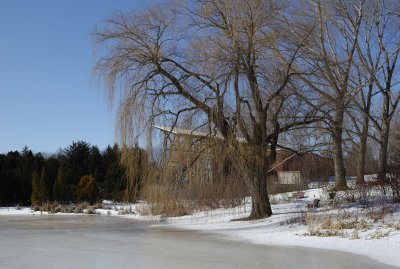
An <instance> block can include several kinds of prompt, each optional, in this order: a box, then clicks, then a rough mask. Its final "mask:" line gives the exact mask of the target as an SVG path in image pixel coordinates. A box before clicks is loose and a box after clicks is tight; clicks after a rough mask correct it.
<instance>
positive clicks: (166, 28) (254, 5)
mask: <svg viewBox="0 0 400 269" xmlns="http://www.w3.org/2000/svg"><path fill="white" fill-rule="evenodd" d="M284 13H285V6H284V5H283V4H281V3H278V2H277V1H270V0H264V1H262V0H229V1H228V0H202V1H193V2H191V3H190V4H187V5H186V4H180V5H172V4H171V3H169V4H166V5H162V4H159V5H154V6H150V7H148V8H147V9H145V10H143V11H138V12H136V11H134V12H123V13H119V14H115V15H114V16H112V17H110V18H109V19H107V20H106V21H105V23H104V25H103V26H101V27H100V28H99V30H98V31H97V33H96V34H95V40H96V45H97V46H96V47H97V53H98V54H97V55H98V58H97V59H98V60H97V63H96V71H97V72H98V74H100V76H101V77H102V78H104V81H105V83H104V85H105V88H106V90H107V92H108V93H109V97H110V99H111V100H115V99H113V98H114V97H116V96H117V97H118V98H117V99H118V100H119V101H120V102H119V103H120V105H119V113H118V118H119V124H118V131H119V134H120V138H121V143H123V144H126V145H128V146H129V145H132V144H133V143H134V142H135V141H137V140H135V138H137V135H138V134H141V133H143V132H144V130H145V129H146V128H148V129H149V128H151V126H152V125H154V124H164V125H167V126H171V127H176V126H177V127H179V126H184V124H185V122H186V120H187V119H188V118H189V119H190V122H191V129H192V130H198V129H204V130H206V131H207V133H209V134H210V136H211V135H215V136H218V137H219V141H223V143H226V145H227V146H226V147H227V148H231V149H232V151H230V152H231V153H227V154H230V157H231V158H232V161H233V162H234V163H236V164H238V165H237V167H240V170H241V171H242V174H243V175H244V176H243V177H244V179H245V186H246V192H247V193H248V194H249V195H250V196H251V198H252V209H251V213H250V216H249V219H257V218H264V217H268V216H270V215H271V214H272V210H271V205H270V202H269V199H268V191H267V181H266V178H267V173H268V171H269V170H270V168H271V165H272V163H273V162H274V160H275V157H276V149H277V147H279V144H278V142H279V135H280V134H282V133H285V132H289V131H290V130H292V129H293V128H298V127H299V126H304V125H305V124H309V123H312V122H313V121H314V113H313V112H310V111H309V110H308V108H307V106H304V104H303V103H302V102H301V101H300V100H299V99H298V98H297V95H295V94H293V93H292V92H291V91H290V90H289V87H288V83H289V81H291V80H292V79H293V77H294V73H293V72H292V66H293V65H294V64H295V62H296V60H297V55H298V52H299V50H300V49H301V47H302V42H299V43H291V42H287V41H286V40H285V39H283V38H282V36H280V31H281V29H279V27H277V22H279V20H281V19H283V14H284ZM306 38H307V36H305V37H304V39H306ZM125 160H127V161H126V164H128V165H131V162H130V161H129V158H126V159H125ZM154 180H155V181H157V179H154ZM154 180H153V182H155V181H154ZM166 196H168V195H166Z"/></svg>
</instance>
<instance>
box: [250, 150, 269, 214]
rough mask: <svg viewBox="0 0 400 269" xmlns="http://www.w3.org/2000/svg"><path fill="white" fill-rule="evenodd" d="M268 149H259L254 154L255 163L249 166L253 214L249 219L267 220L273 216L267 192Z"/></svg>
mask: <svg viewBox="0 0 400 269" xmlns="http://www.w3.org/2000/svg"><path fill="white" fill-rule="evenodd" d="M266 151H267V148H266V147H259V148H258V149H256V150H255V152H254V157H255V162H254V163H253V167H251V166H249V167H248V168H249V175H252V176H251V177H250V178H249V181H250V195H251V213H250V216H249V219H261V218H267V217H269V216H271V215H272V209H271V204H270V202H269V198H268V190H267V171H268V170H267V169H268V161H267V155H266V154H267V152H266Z"/></svg>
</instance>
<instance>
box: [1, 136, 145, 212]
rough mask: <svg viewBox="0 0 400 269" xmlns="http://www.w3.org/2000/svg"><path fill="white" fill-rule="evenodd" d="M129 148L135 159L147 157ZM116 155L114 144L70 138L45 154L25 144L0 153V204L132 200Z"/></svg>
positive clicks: (123, 171)
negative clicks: (102, 146)
mask: <svg viewBox="0 0 400 269" xmlns="http://www.w3.org/2000/svg"><path fill="white" fill-rule="evenodd" d="M131 151H132V152H135V153H137V154H136V156H139V157H138V158H139V159H144V158H147V157H146V154H145V152H144V151H143V150H142V149H140V148H139V147H135V148H133V149H132V150H131ZM120 158H121V148H120V147H119V146H118V145H117V144H115V145H114V146H108V147H107V148H106V149H104V150H102V151H101V150H99V148H98V147H97V146H92V145H90V144H89V143H87V142H85V141H78V142H75V141H73V142H72V144H71V145H69V146H68V147H67V148H65V149H63V150H60V151H59V152H58V153H56V154H52V155H49V156H44V155H43V154H41V153H33V152H32V151H31V150H30V149H29V148H28V147H27V146H25V147H24V148H23V149H22V151H10V152H8V153H7V154H0V206H11V205H16V204H20V205H33V204H41V203H44V202H52V201H58V202H61V203H75V202H83V201H86V202H91V203H94V202H97V201H100V200H101V199H109V200H115V201H123V200H125V201H132V200H135V199H136V196H135V195H132V192H129V191H128V190H127V184H126V181H125V169H124V168H123V167H122V166H121V165H120ZM138 161H140V160H138ZM138 175H139V176H137V181H140V173H139V174H138ZM138 185H139V184H138Z"/></svg>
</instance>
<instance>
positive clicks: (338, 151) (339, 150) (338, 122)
mask: <svg viewBox="0 0 400 269" xmlns="http://www.w3.org/2000/svg"><path fill="white" fill-rule="evenodd" d="M343 116H344V108H342V109H340V108H339V109H338V111H337V112H336V115H335V126H334V127H333V132H332V147H333V160H334V163H335V178H336V180H335V187H336V189H337V190H345V189H347V188H348V187H347V183H346V170H345V168H344V160H343V145H342V133H343Z"/></svg>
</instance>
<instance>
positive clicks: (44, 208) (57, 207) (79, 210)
mask: <svg viewBox="0 0 400 269" xmlns="http://www.w3.org/2000/svg"><path fill="white" fill-rule="evenodd" d="M96 208H101V207H100V205H99V204H96V205H93V206H92V205H90V204H89V203H87V202H83V203H79V204H76V205H66V204H60V203H58V202H45V203H42V204H40V205H39V204H36V205H33V206H32V210H33V211H40V212H48V213H49V214H56V213H75V214H96Z"/></svg>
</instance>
